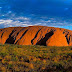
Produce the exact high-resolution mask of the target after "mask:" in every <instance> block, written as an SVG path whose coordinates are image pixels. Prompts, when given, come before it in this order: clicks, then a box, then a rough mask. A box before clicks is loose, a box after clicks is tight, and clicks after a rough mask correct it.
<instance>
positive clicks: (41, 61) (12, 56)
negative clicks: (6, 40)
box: [0, 44, 72, 72]
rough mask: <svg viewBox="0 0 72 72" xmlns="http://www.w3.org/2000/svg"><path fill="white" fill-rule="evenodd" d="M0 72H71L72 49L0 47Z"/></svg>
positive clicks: (5, 45) (32, 46)
mask: <svg viewBox="0 0 72 72" xmlns="http://www.w3.org/2000/svg"><path fill="white" fill-rule="evenodd" d="M0 72H72V47H55V46H53V47H50V46H48V47H47V46H39V45H37V46H34V45H28V46H26V45H13V44H11V45H10V44H4V45H0Z"/></svg>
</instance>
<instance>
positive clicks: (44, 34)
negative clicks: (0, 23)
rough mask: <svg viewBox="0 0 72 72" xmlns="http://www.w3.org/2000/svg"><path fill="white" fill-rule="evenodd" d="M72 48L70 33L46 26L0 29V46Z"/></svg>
mask: <svg viewBox="0 0 72 72" xmlns="http://www.w3.org/2000/svg"><path fill="white" fill-rule="evenodd" d="M5 43H8V44H17V45H44V46H72V31H70V30H67V29H61V28H54V27H47V26H30V27H9V28H4V29H0V44H5Z"/></svg>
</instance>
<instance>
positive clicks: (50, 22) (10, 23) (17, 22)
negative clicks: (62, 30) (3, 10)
mask: <svg viewBox="0 0 72 72" xmlns="http://www.w3.org/2000/svg"><path fill="white" fill-rule="evenodd" d="M21 20H22V21H21ZM33 25H42V26H54V27H59V26H72V23H69V22H66V21H65V20H64V21H61V20H57V19H55V18H49V19H47V20H43V19H40V20H34V21H33V20H32V19H30V18H28V17H17V18H16V17H15V18H12V19H0V28H4V27H14V26H22V27H27V26H33Z"/></svg>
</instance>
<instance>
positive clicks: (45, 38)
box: [36, 31, 54, 46]
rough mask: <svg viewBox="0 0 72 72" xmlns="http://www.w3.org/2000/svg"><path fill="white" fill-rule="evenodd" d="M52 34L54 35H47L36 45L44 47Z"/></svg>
mask: <svg viewBox="0 0 72 72" xmlns="http://www.w3.org/2000/svg"><path fill="white" fill-rule="evenodd" d="M53 34H54V33H53V31H51V32H49V33H47V34H46V35H45V37H44V38H43V39H41V40H40V41H38V42H37V43H36V45H44V46H46V41H47V40H48V39H49V38H50V37H51V36H52V35H53Z"/></svg>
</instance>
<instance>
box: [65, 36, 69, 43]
mask: <svg viewBox="0 0 72 72" xmlns="http://www.w3.org/2000/svg"><path fill="white" fill-rule="evenodd" d="M65 37H66V40H67V43H68V44H69V43H70V36H69V37H68V36H67V35H66V36H65Z"/></svg>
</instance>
